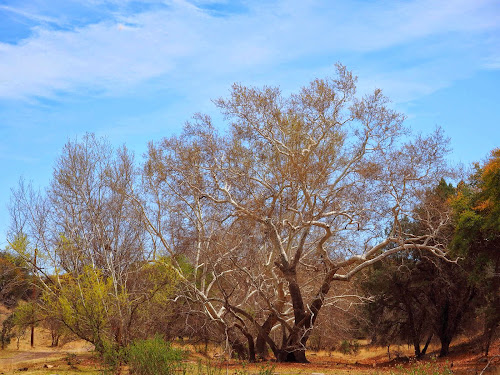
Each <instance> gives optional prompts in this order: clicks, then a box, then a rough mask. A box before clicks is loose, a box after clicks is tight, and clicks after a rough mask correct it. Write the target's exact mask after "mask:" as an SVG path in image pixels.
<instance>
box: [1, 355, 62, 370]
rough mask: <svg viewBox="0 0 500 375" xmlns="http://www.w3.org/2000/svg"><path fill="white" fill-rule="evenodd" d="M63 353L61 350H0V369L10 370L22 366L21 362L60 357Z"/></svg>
mask: <svg viewBox="0 0 500 375" xmlns="http://www.w3.org/2000/svg"><path fill="white" fill-rule="evenodd" d="M64 355H65V353H61V352H55V351H51V352H34V351H29V352H28V351H19V352H18V351H16V352H13V351H0V371H6V370H12V369H15V368H18V367H23V366H22V364H27V363H29V362H32V361H34V362H39V360H40V359H42V358H43V359H47V360H51V359H55V358H61V357H63V356H64Z"/></svg>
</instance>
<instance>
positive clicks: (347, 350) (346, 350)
mask: <svg viewBox="0 0 500 375" xmlns="http://www.w3.org/2000/svg"><path fill="white" fill-rule="evenodd" d="M360 346H361V345H360V344H359V341H358V340H353V341H347V340H343V341H342V343H341V344H340V348H339V351H340V352H341V353H342V354H345V355H347V354H354V355H356V354H358V353H359V349H360Z"/></svg>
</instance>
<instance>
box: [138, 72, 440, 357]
mask: <svg viewBox="0 0 500 375" xmlns="http://www.w3.org/2000/svg"><path fill="white" fill-rule="evenodd" d="M355 92H356V78H355V77H353V76H352V74H351V73H350V72H349V71H348V70H347V69H346V68H345V67H344V66H342V65H338V66H337V76H336V77H335V78H333V79H324V80H321V79H317V80H314V81H313V82H311V84H310V85H309V86H307V87H304V88H303V89H302V90H301V91H300V92H299V93H297V94H292V95H290V96H288V97H285V96H283V95H282V93H281V91H280V90H279V89H278V88H271V87H264V88H263V89H257V88H248V87H244V86H241V85H237V84H235V85H234V86H233V88H232V91H231V96H230V97H229V99H219V100H217V101H216V102H215V103H216V105H217V106H218V107H219V108H220V110H221V112H222V113H223V114H224V116H225V117H226V119H227V120H229V121H230V122H229V129H228V131H227V132H225V133H223V134H219V132H218V131H217V130H216V127H215V126H214V125H213V124H212V120H211V119H210V118H209V117H208V116H204V115H196V116H195V118H194V120H193V122H191V123H188V124H187V126H186V128H185V131H184V133H183V134H182V135H181V136H179V137H171V138H169V139H165V140H163V141H162V142H158V143H152V144H151V145H150V149H149V154H148V160H147V162H146V164H145V166H144V174H143V195H129V198H130V199H131V200H132V201H134V202H135V204H136V207H137V211H138V212H139V213H140V214H141V215H142V216H143V217H145V220H146V224H147V230H148V232H149V233H150V234H151V239H152V242H153V244H154V248H155V251H157V252H158V253H164V252H166V253H168V254H169V255H170V256H171V257H172V259H175V262H174V268H175V269H176V272H177V273H178V274H179V276H180V277H181V279H182V280H183V281H184V283H185V285H186V293H185V295H186V296H187V297H189V298H192V299H197V300H198V301H199V302H200V303H201V305H202V306H203V307H204V311H205V313H206V314H207V316H209V317H210V318H211V319H212V320H214V321H215V322H217V323H218V324H219V326H220V328H221V330H223V331H224V332H225V334H226V336H227V340H228V343H230V344H231V345H232V347H233V349H235V350H236V351H237V352H238V353H239V354H241V355H246V356H247V357H248V358H250V359H254V358H255V350H256V349H255V347H256V346H257V351H262V352H265V351H266V350H267V349H266V346H268V347H269V348H270V349H271V350H272V352H273V353H274V356H275V357H276V359H277V360H278V361H298V362H305V361H306V356H305V351H306V347H307V341H308V339H309V337H310V335H311V331H312V329H313V327H314V325H315V322H316V319H317V317H318V314H319V311H320V310H321V308H322V307H323V306H324V305H325V303H328V301H329V291H330V288H331V286H332V282H334V281H336V280H339V281H346V280H350V279H351V278H352V276H353V275H355V274H356V273H357V272H359V271H360V270H362V269H364V268H365V267H368V266H370V265H372V264H373V263H375V262H377V261H379V260H381V259H382V258H384V257H386V256H388V255H389V254H393V253H395V252H398V251H401V250H404V249H421V250H426V251H430V252H433V253H434V254H437V255H438V256H444V255H445V247H444V246H443V244H441V243H440V242H439V238H440V237H439V235H440V230H441V227H443V225H444V224H445V223H444V222H437V223H436V222H432V223H431V222H429V226H428V228H427V230H426V232H425V233H423V234H422V233H418V235H417V234H412V233H406V232H404V230H403V227H402V226H401V224H400V223H401V220H402V219H403V218H404V217H407V216H410V217H411V215H414V214H415V211H414V210H413V208H414V207H415V204H416V203H417V202H418V201H419V199H420V197H421V194H422V192H423V191H424V190H425V189H426V188H428V187H429V186H431V185H432V184H435V183H437V181H438V180H439V178H441V177H442V176H443V175H445V174H446V165H445V163H444V159H443V158H444V155H445V154H446V152H447V141H446V139H444V138H443V135H442V133H441V132H440V131H439V130H437V131H436V132H434V133H433V134H430V135H429V136H420V135H418V136H413V135H411V134H410V132H409V131H408V129H406V128H405V127H404V126H403V120H404V116H402V115H401V114H399V113H397V112H395V111H394V110H392V109H391V108H390V106H389V102H388V100H387V98H386V97H385V96H383V95H382V93H381V91H380V90H375V91H374V92H373V94H371V95H366V96H364V97H361V98H359V97H357V96H356V93H355ZM387 228H392V229H391V230H390V232H389V233H387V231H386V229H387ZM181 255H182V257H181ZM180 259H187V260H188V262H189V263H190V264H192V267H193V269H192V270H191V271H190V272H191V273H189V272H185V269H183V264H182V262H180ZM243 345H244V347H243ZM245 351H246V353H247V354H245Z"/></svg>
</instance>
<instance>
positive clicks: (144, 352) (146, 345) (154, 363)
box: [127, 336, 185, 375]
mask: <svg viewBox="0 0 500 375" xmlns="http://www.w3.org/2000/svg"><path fill="white" fill-rule="evenodd" d="M183 358H184V352H183V351H182V350H180V349H175V348H172V346H171V345H170V343H169V342H166V341H165V340H163V339H162V338H161V337H159V336H156V337H155V338H152V339H148V340H140V341H135V342H134V343H132V344H131V345H130V346H129V348H128V350H127V360H128V364H129V367H130V374H135V375H170V374H174V373H175V374H178V373H179V372H180V373H183V372H184V373H185V366H184V364H183V363H182V359H183Z"/></svg>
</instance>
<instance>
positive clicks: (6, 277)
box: [0, 252, 31, 308]
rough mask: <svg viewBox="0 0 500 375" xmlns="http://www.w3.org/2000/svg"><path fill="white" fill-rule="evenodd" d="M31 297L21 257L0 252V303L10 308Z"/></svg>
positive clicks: (26, 272)
mask: <svg viewBox="0 0 500 375" xmlns="http://www.w3.org/2000/svg"><path fill="white" fill-rule="evenodd" d="M30 295H31V285H30V274H29V271H28V269H27V266H26V264H25V263H24V262H23V260H22V259H21V257H19V256H14V255H12V254H10V253H9V252H0V303H2V304H4V305H5V306H7V307H9V308H12V307H15V306H16V305H17V302H18V301H19V300H20V299H24V300H26V299H27V298H28V297H29V296H30Z"/></svg>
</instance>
